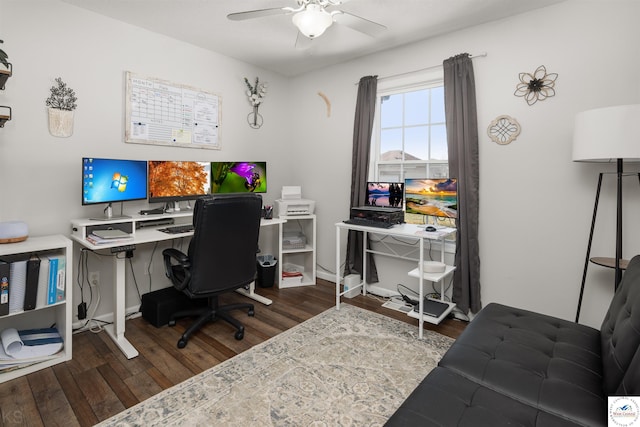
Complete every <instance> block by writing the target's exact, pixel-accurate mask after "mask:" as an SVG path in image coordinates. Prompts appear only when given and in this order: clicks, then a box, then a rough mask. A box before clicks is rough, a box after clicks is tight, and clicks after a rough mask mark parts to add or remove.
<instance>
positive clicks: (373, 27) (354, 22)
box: [332, 10, 387, 37]
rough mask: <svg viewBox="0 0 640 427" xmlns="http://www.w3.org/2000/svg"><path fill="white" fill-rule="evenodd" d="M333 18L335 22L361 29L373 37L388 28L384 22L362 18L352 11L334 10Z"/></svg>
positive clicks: (357, 29)
mask: <svg viewBox="0 0 640 427" xmlns="http://www.w3.org/2000/svg"><path fill="white" fill-rule="evenodd" d="M332 14H334V16H333V19H334V21H335V22H337V23H338V24H341V25H345V26H347V27H349V28H352V29H354V30H356V31H360V32H361V33H364V34H366V35H368V36H371V37H376V36H378V35H380V34H381V33H382V32H384V30H386V29H387V27H385V26H384V25H382V24H378V23H377V22H373V21H369V20H368V19H365V18H361V17H359V16H357V15H353V14H351V13H347V12H343V11H341V10H340V11H334V12H332Z"/></svg>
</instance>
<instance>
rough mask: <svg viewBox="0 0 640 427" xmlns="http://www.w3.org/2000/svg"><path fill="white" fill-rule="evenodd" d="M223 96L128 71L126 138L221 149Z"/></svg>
mask: <svg viewBox="0 0 640 427" xmlns="http://www.w3.org/2000/svg"><path fill="white" fill-rule="evenodd" d="M221 104H222V98H221V97H220V96H218V95H216V94H215V93H212V92H208V91H205V90H202V89H197V88H193V87H190V86H185V85H180V84H176V83H171V82H168V81H166V80H160V79H157V78H153V77H146V76H140V75H137V74H133V73H131V72H126V100H125V115H126V118H125V121H126V122H125V142H129V143H135V144H154V145H170V146H178V147H189V148H208V149H213V150H219V149H220V148H221V147H220V118H221V111H220V108H221Z"/></svg>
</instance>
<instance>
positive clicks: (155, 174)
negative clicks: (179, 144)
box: [149, 160, 211, 203]
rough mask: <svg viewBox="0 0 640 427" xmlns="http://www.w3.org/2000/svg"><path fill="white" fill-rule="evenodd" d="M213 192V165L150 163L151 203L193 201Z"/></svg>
mask: <svg viewBox="0 0 640 427" xmlns="http://www.w3.org/2000/svg"><path fill="white" fill-rule="evenodd" d="M210 192H211V163H209V162H191V161H169V160H150V161H149V203H170V202H179V201H181V200H193V199H197V198H198V197H199V196H204V195H206V194H209V193H210Z"/></svg>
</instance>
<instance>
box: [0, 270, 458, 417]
mask: <svg viewBox="0 0 640 427" xmlns="http://www.w3.org/2000/svg"><path fill="white" fill-rule="evenodd" d="M257 292H258V293H259V294H261V295H264V296H266V297H267V298H270V299H272V300H273V304H271V305H270V306H264V305H262V304H260V303H256V304H255V307H256V310H255V316H254V317H248V316H246V315H243V314H242V313H241V312H236V314H235V315H236V317H238V318H239V319H241V320H242V322H243V323H244V325H245V335H244V339H243V340H241V341H237V340H236V339H235V338H234V336H233V335H234V334H233V329H232V328H231V326H229V325H227V324H226V323H225V322H216V323H215V324H209V325H207V326H206V327H205V328H204V329H203V330H202V331H201V332H200V333H198V334H196V335H195V336H194V337H193V338H191V340H190V341H189V343H188V345H187V346H186V347H185V348H184V349H178V348H177V347H176V343H177V341H178V338H179V336H180V335H181V334H182V332H183V331H184V329H185V328H186V326H187V325H188V324H189V322H190V320H189V319H184V320H181V321H179V322H178V324H177V325H176V326H175V327H168V326H165V327H162V328H155V327H154V326H152V325H150V324H149V323H148V322H146V321H145V320H144V319H143V318H142V317H138V318H134V319H131V320H128V321H127V326H126V336H127V338H128V339H129V340H130V341H131V342H132V343H133V344H134V345H135V347H136V348H137V349H138V351H139V352H140V355H139V356H138V357H136V358H133V359H131V360H127V359H126V358H125V357H124V355H123V354H122V352H120V350H119V349H118V348H117V347H116V346H115V344H114V343H113V342H112V341H111V339H110V338H109V337H108V336H107V334H106V332H98V333H93V332H82V333H79V334H76V335H74V336H73V360H71V361H69V362H66V363H61V364H58V365H56V366H54V367H51V368H47V369H43V370H41V371H38V372H34V373H32V374H29V375H27V376H24V377H21V378H18V379H15V380H12V381H8V382H6V383H3V384H0V426H13V425H29V426H41V425H47V426H53V425H60V426H76V425H80V426H91V425H94V424H96V423H98V422H100V421H102V420H105V419H107V418H109V417H110V416H112V415H114V414H116V413H118V412H120V411H122V410H124V409H126V408H128V407H131V406H133V405H135V404H137V403H138V402H141V401H143V400H145V399H147V398H149V397H151V396H153V395H155V394H157V393H158V392H160V391H162V390H164V389H166V388H169V387H171V386H173V385H175V384H177V383H179V382H181V381H184V380H186V379H187V378H190V377H192V376H194V375H195V374H198V373H200V372H202V371H204V370H206V369H208V368H210V367H212V366H214V365H216V364H218V363H220V362H222V361H224V360H227V359H229V358H231V357H233V356H235V355H236V354H238V353H241V352H243V351H245V350H247V349H249V348H251V347H252V346H254V345H256V344H259V343H261V342H263V341H265V340H268V339H269V338H271V337H273V336H275V335H277V334H279V333H280V332H282V331H285V330H287V329H289V328H291V327H292V326H295V325H297V324H299V323H301V322H303V321H305V320H307V319H310V318H311V317H313V316H315V315H316V314H319V313H321V312H323V311H324V310H327V309H328V308H331V307H333V306H334V305H335V285H334V284H333V283H331V282H327V281H324V280H318V284H317V285H316V286H307V287H300V288H289V289H282V290H280V289H278V288H277V287H273V288H258V289H257ZM220 299H221V304H226V303H232V302H239V301H246V300H247V299H246V298H245V297H243V296H241V295H239V294H236V293H233V294H227V295H224V296H222V297H221V298H220ZM343 301H344V302H346V303H348V304H352V305H356V306H358V307H361V308H365V309H368V310H371V311H374V312H377V313H381V314H384V315H387V316H389V317H393V318H396V319H398V320H401V321H405V322H407V323H409V324H413V325H415V326H416V327H417V324H418V323H417V322H418V321H417V320H415V319H411V318H409V317H408V316H406V315H405V314H403V313H400V312H397V311H394V310H389V309H386V308H383V307H382V301H381V300H379V299H377V298H375V297H370V296H367V297H365V296H362V295H360V296H357V297H355V298H352V299H343ZM425 325H426V326H425V329H431V330H435V331H437V332H439V333H441V334H443V335H447V336H450V337H453V338H457V337H458V336H459V335H460V333H461V332H462V331H463V330H464V328H465V326H466V323H465V322H462V321H458V320H452V319H448V320H445V321H443V322H442V323H441V324H440V325H438V326H434V325H431V324H425Z"/></svg>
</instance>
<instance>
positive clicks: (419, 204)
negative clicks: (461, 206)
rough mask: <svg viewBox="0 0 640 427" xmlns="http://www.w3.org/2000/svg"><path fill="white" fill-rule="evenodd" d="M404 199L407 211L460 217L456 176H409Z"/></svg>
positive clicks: (443, 216) (405, 182) (445, 216)
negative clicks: (433, 177)
mask: <svg viewBox="0 0 640 427" xmlns="http://www.w3.org/2000/svg"><path fill="white" fill-rule="evenodd" d="M404 199H405V206H406V209H405V211H406V213H409V214H420V215H431V216H436V217H441V218H457V217H458V181H457V180H456V179H455V178H437V179H429V178H420V179H417V178H407V179H405V181H404Z"/></svg>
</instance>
